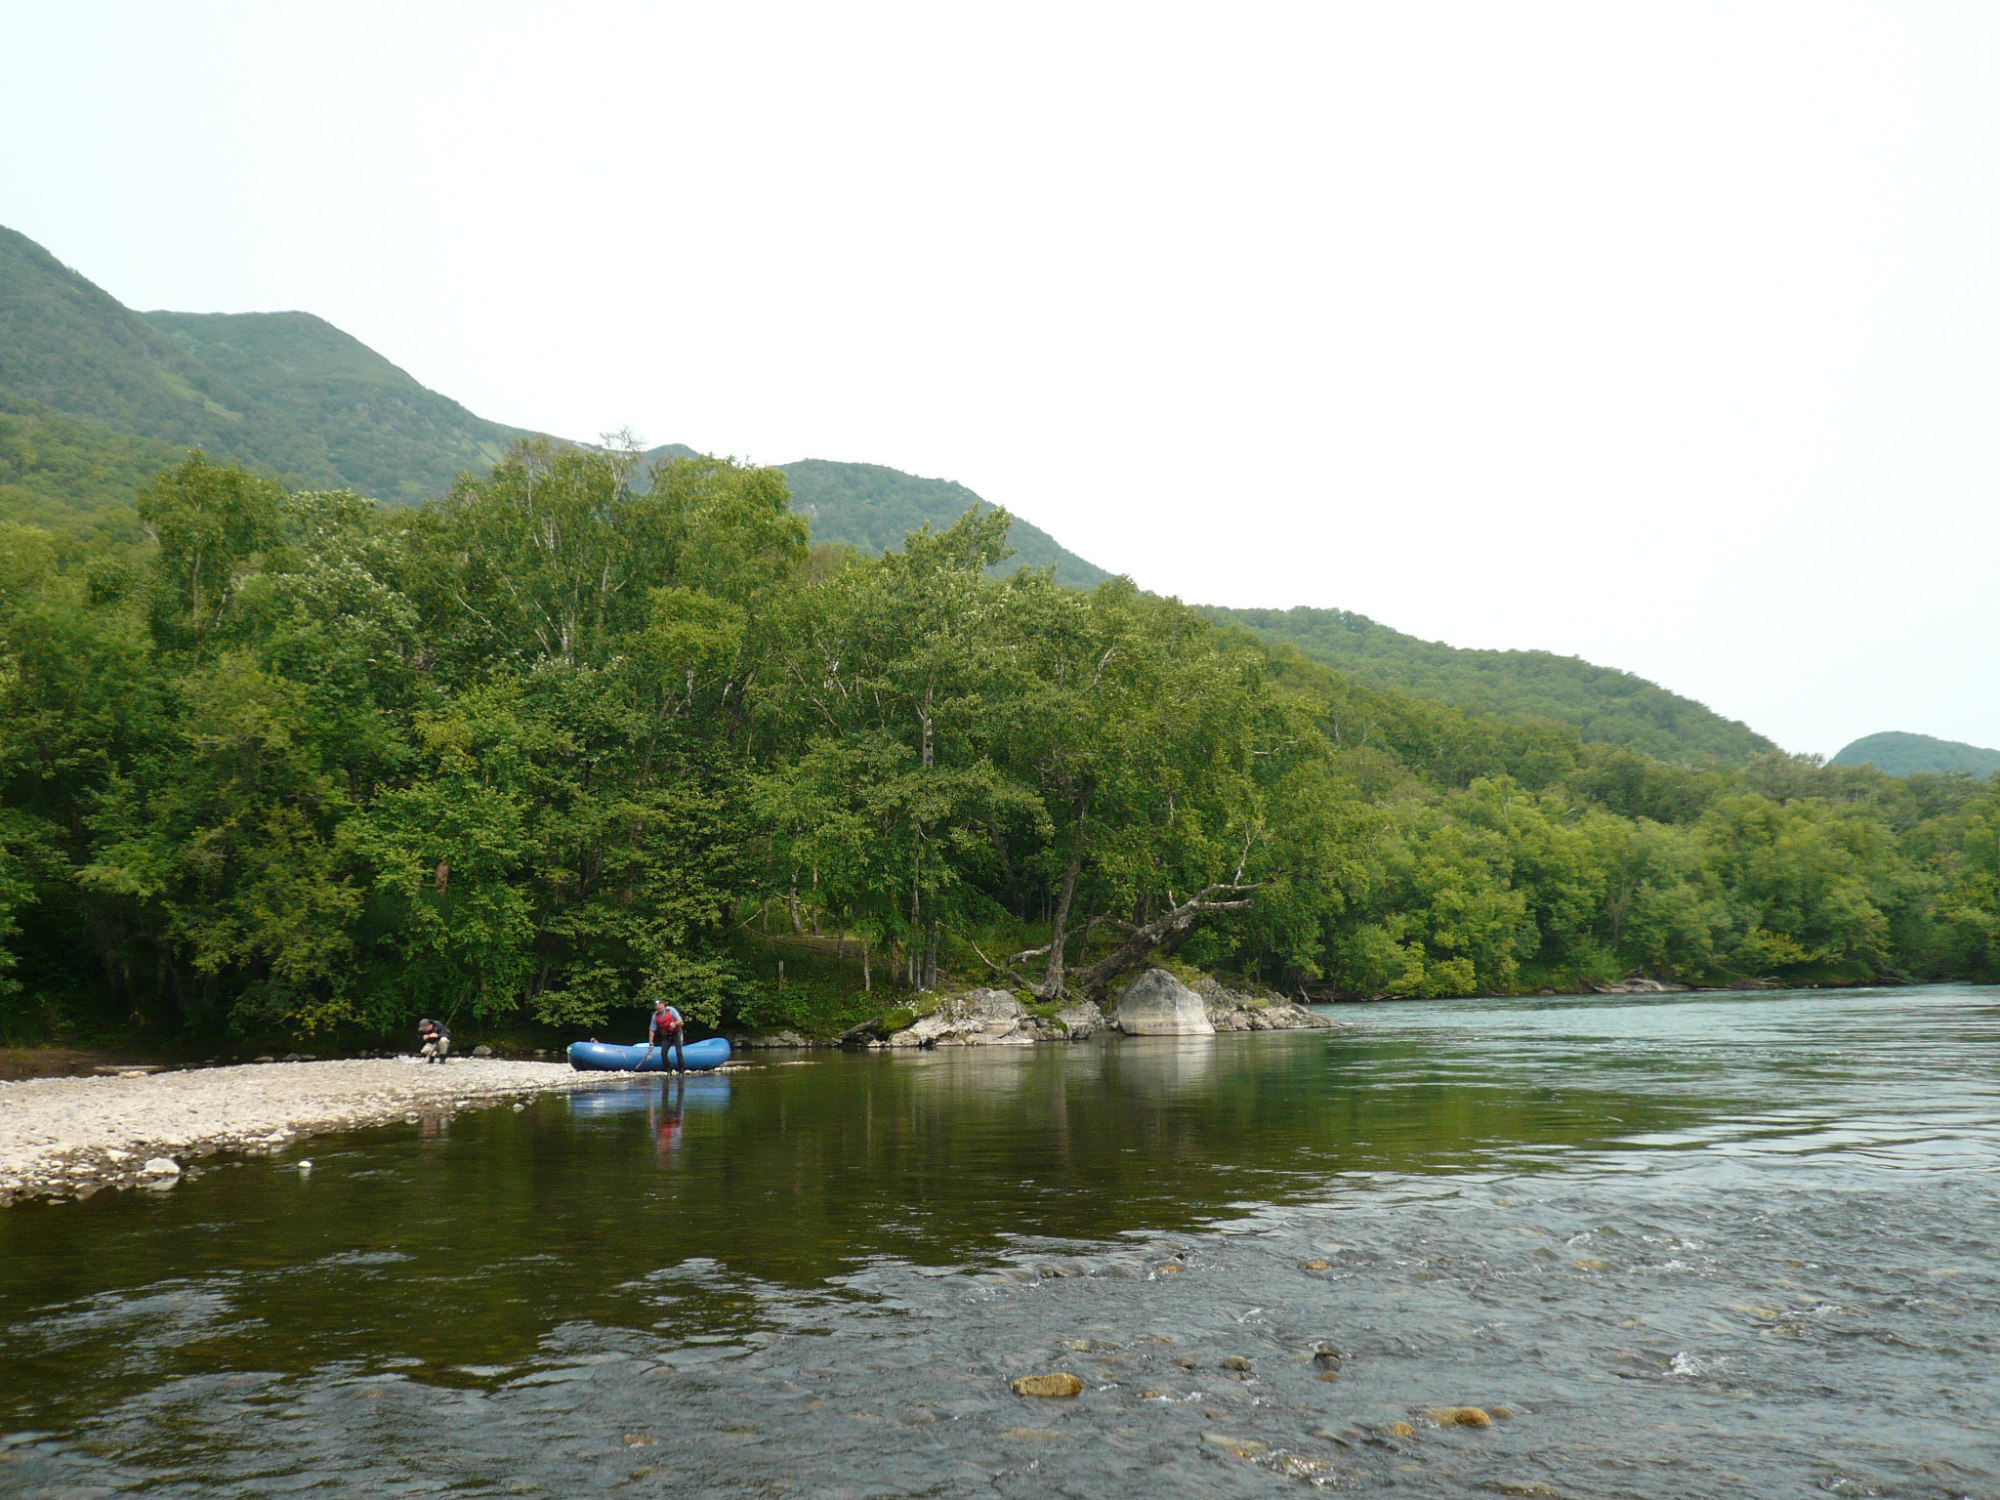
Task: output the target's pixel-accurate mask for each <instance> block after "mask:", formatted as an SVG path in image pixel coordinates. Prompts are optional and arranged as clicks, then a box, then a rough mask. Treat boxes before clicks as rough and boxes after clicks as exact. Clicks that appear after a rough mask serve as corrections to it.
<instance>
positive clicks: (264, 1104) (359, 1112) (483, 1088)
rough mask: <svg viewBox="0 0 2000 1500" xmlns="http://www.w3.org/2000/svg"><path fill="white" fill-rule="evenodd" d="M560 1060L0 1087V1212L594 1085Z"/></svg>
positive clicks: (239, 1071) (284, 1067)
mask: <svg viewBox="0 0 2000 1500" xmlns="http://www.w3.org/2000/svg"><path fill="white" fill-rule="evenodd" d="M604 1081H605V1079H604V1076H603V1075H601V1074H589V1073H578V1072H575V1071H574V1070H572V1069H571V1068H570V1067H568V1066H567V1065H566V1064H563V1063H552V1062H503V1061H500V1060H498V1059H489V1058H464V1059H454V1060H453V1061H452V1062H450V1063H447V1064H445V1065H444V1066H442V1067H432V1066H428V1065H425V1064H422V1063H420V1062H418V1061H417V1059H415V1058H413V1057H395V1058H370V1059H354V1060H350V1061H340V1062H295V1063H265V1064H253V1065H246V1066H242V1067H228V1068H194V1069H189V1070H187V1071H184V1072H172V1073H143V1072H137V1071H134V1072H129V1073H125V1074H121V1075H119V1076H115V1077H109V1078H31V1079H24V1080H21V1081H18V1082H11V1083H0V1206H5V1205H6V1204H9V1203H14V1202H18V1201H20V1200H22V1199H26V1198H38V1197H55V1198H70V1197H88V1196H89V1195H90V1194H92V1193H94V1192H97V1191H99V1190H101V1189H103V1188H106V1187H169V1186H172V1185H173V1184H174V1183H175V1182H177V1181H179V1180H180V1178H181V1177H182V1176H183V1175H184V1174H186V1173H187V1172H189V1171H190V1170H199V1169H198V1168H195V1167H192V1165H191V1164H192V1163H193V1162H194V1161H195V1160H196V1159H198V1158H200V1157H203V1156H208V1155H212V1154H214V1153H216V1152H220V1151H235V1152H243V1153H253V1154H256V1153H261V1154H269V1153H271V1152H275V1151H280V1150H283V1149H284V1148H285V1147H286V1146H288V1145H290V1144H291V1143H292V1142H294V1141H295V1140H297V1139H299V1138H300V1137H302V1136H307V1135H311V1134H314V1133H316V1132H319V1131H326V1130H348V1129H353V1128H355V1127H357V1126H363V1125H386V1124H390V1123H392V1122H394V1121H397V1120H405V1119H416V1118H422V1117H423V1116H425V1115H431V1116H436V1115H438V1114H440V1113H444V1114H449V1113H452V1112H454V1111H456V1110H458V1109H461V1108H465V1107H467V1106H470V1105H488V1104H494V1103H505V1102H508V1101H521V1100H525V1099H527V1098H529V1097H531V1096H532V1095H535V1094H540V1093H547V1092H550V1091H552V1090H563V1089H573V1088H577V1087H579V1086H582V1085H586V1084H599V1085H601V1084H603V1083H604Z"/></svg>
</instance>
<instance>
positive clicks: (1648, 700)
mask: <svg viewBox="0 0 2000 1500" xmlns="http://www.w3.org/2000/svg"><path fill="white" fill-rule="evenodd" d="M1206 613H1207V614H1208V615H1209V616H1210V618H1212V619H1216V620H1226V621H1229V622H1231V623H1233V624H1237V625H1242V626H1244V627H1246V628H1247V629H1249V630H1252V631H1254V632H1255V633H1256V634H1258V635H1259V636H1261V637H1263V638H1264V639H1265V640H1269V641H1277V642H1282V643H1284V644H1286V645H1290V646H1293V647H1295V648H1296V649H1297V650H1298V651H1299V652H1300V654H1301V655H1304V656H1306V657H1308V658H1310V659H1311V660H1313V661H1317V662H1320V663H1322V664H1323V665H1325V666H1329V667H1334V668H1336V669H1338V670H1339V671H1342V672H1345V673H1347V674H1348V675H1350V676H1352V677H1353V678H1354V679H1355V680H1356V681H1358V682H1362V683H1366V684H1367V685H1369V686H1371V687H1385V688H1395V689H1397V690H1399V691H1401V692H1406V693H1412V694H1415V695H1416V696H1418V697H1423V698H1435V699H1438V700H1440V701H1442V702H1445V703H1449V704H1451V705H1452V706H1453V707H1454V708H1462V709H1466V710H1469V711H1471V712H1476V713H1484V714H1493V715H1496V716H1498V717H1500V718H1506V719H1515V720H1525V719H1549V720H1552V721H1554V722H1556V723H1558V724H1567V725H1570V726H1571V727H1572V728H1574V729H1575V730H1576V731H1577V732H1578V733H1579V734H1581V735H1582V737H1583V738H1584V739H1586V740H1595V741H1600V742H1602V743H1606V744H1613V745H1625V746H1628V747H1630V748H1631V749H1634V750H1640V751H1643V752H1644V753H1646V754H1648V755H1651V756H1653V757H1654V758H1655V759H1658V760H1664V761H1669V762H1675V763H1680V764H1701V763H1704V762H1712V763H1717V764H1728V765H1740V764H1742V763H1744V762H1746V761H1748V760H1751V759H1753V758H1754V757H1756V756H1759V755H1768V754H1770V753H1771V752H1772V751H1774V750H1776V749H1777V748H1778V747H1777V746H1776V745H1774V744H1773V743H1772V742H1771V741H1770V740H1767V739H1765V738H1764V736H1762V735H1761V734H1758V733H1757V732H1756V731H1755V730H1753V729H1751V728H1750V727H1749V726H1748V725H1745V724H1740V723H1738V722H1736V721H1735V720H1734V719H1725V718H1724V717H1722V715H1720V714H1718V713H1716V712H1715V711H1714V710H1712V709H1710V708H1707V707H1705V706H1703V705H1702V704H1700V703H1697V702H1695V701H1694V700H1693V699H1691V698H1684V697H1682V696H1681V695H1680V694H1678V693H1673V692H1669V691H1668V690H1667V689H1666V688H1663V687H1661V686H1659V685H1658V684H1657V683H1653V682H1648V681H1647V680H1646V679H1645V678H1643V677H1638V676H1635V675H1633V674H1632V673H1630V672H1621V671H1619V670H1618V669H1616V668H1614V667H1600V666H1596V665H1593V664H1592V663H1590V662H1587V661H1584V660H1582V659H1581V658H1579V657H1574V656H1557V655H1555V654H1554V653H1553V652H1549V651H1481V650H1472V649H1467V648H1464V647H1459V646H1447V645H1445V644H1444V643H1443V642H1441V641H1425V640H1420V639H1418V638H1417V637H1416V636H1412V635H1405V634H1404V633H1403V632H1402V631H1400V630H1394V629H1392V628H1390V627H1389V626H1387V625H1383V624H1380V623H1378V622H1377V621H1374V620H1371V619H1369V618H1368V617H1367V616H1365V615H1357V614H1352V613H1350V612H1348V611H1346V610H1338V609H1304V608H1301V609H1289V610H1279V609H1221V608H1211V609H1209V610H1207V611H1206Z"/></svg>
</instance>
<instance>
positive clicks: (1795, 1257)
mask: <svg viewBox="0 0 2000 1500" xmlns="http://www.w3.org/2000/svg"><path fill="white" fill-rule="evenodd" d="M1342 1015H1343V1018H1345V1019H1352V1020H1356V1021H1358V1022H1360V1023H1361V1029H1360V1030H1359V1031H1355V1032H1341V1033H1333V1034H1326V1033H1279V1034H1266V1033H1258V1034H1249V1035H1233V1036H1219V1037H1214V1038H1199V1039H1195V1038H1189V1039H1170V1038H1128V1039H1123V1040H1118V1039H1099V1040H1094V1041H1091V1042H1087V1043H1081V1044H1076V1045H1072V1046H1053V1045H1051V1046H1037V1047H1024V1048H1008V1049H1002V1048H986V1049H966V1050H961V1051H953V1052H945V1051H939V1052H934V1053H923V1054H918V1055H909V1056H896V1055H882V1054H868V1055H836V1056H829V1055H814V1056H812V1057H810V1058H806V1059H800V1060H783V1061H779V1060H772V1061H769V1062H766V1063H764V1065H762V1066H759V1067H757V1068H755V1069H752V1070H750V1071H746V1072H741V1073H735V1074H731V1075H724V1076H708V1077H700V1078H690V1079H688V1080H686V1081H684V1082H679V1083H677V1082H675V1081H672V1080H659V1079H645V1080H629V1079H621V1080H616V1081H613V1082H611V1083H609V1084H607V1085H606V1086H605V1087H603V1088H601V1089H592V1090H590V1091H587V1092H583V1093H578V1094H575V1095H571V1096H568V1097H550V1098H545V1099H543V1100H541V1101H540V1102H538V1103H536V1104H532V1105H529V1106H528V1107H527V1108H526V1109H524V1110H521V1111H518V1112H517V1111H514V1110H512V1109H509V1108H506V1107H501V1108H497V1109H491V1110H485V1111H478V1112H473V1113H466V1114H459V1115H457V1116H456V1117H446V1116H434V1117H426V1118H425V1119H424V1120H422V1121H421V1122H420V1123H419V1124H417V1125H396V1126H389V1127H383V1128H377V1129H373V1130H367V1131H358V1132H353V1133H350V1134H347V1135H341V1136H328V1137H321V1138H318V1139H315V1140H310V1141H306V1142H303V1143H301V1144H300V1145H298V1146H297V1147H295V1148H292V1149H291V1150H290V1151H288V1152H287V1153H285V1154H284V1155H282V1156H280V1157H277V1158H275V1159H273V1158H258V1159H254V1160H250V1161H246V1162H244V1163H243V1164H241V1165H239V1166H235V1167H219V1168H216V1169H213V1170H210V1171H207V1172H206V1173H204V1174H203V1175H202V1176H201V1177H200V1178H199V1179H198V1180H193V1181H188V1182H184V1183H182V1184H181V1185H179V1186H178V1187H175V1188H173V1189H171V1190H169V1191H165V1192H161V1193H142V1192H136V1191H135V1192H122V1193H115V1194H114V1193H102V1194H99V1195H98V1196H96V1197H94V1198H92V1199H90V1200H89V1201H87V1202H82V1203H31V1204H25V1205H19V1206H16V1207H14V1208H11V1209H8V1210H5V1211H4V1212H0V1494H8V1495H17V1494H18V1495H47V1496H51V1497H53V1496H70V1497H75V1496H83V1495H108V1494H119V1493H126V1492H138V1491H144V1492H145V1493H147V1494H149V1495H172V1496H182V1495H185V1496H195V1495H200V1496H267V1495H275V1494H286V1493H292V1492H313V1491H319V1492H325V1493H333V1494H347V1493H364V1492H365V1493H369V1494H372V1495H378V1496H402V1495H416V1494H453V1495H474V1494H481V1495H483V1494H495V1495H549V1496H567V1495H573V1494H584V1493H592V1494H596V1493H607V1494H634V1495H640V1494H644V1495H655V1494H664V1493H669V1492H672V1493H677V1494H713V1495H766V1494H786V1495H802V1496H803V1495H828V1496H832V1495H840V1496H849V1495H852V1496H863V1495H870V1496H872V1495H957V1494H967V1493H981V1494H986V1493H997V1494H1001V1495H1020V1496H1029V1495H1036V1496H1040V1495H1048V1494H1057V1495H1078V1496H1082V1495H1086V1494H1087V1495H1091V1496H1106V1495H1112V1496H1122V1495H1141V1494H1144V1495H1148V1496H1157V1495H1159V1494H1162V1493H1191V1492H1194V1491H1195V1490H1196V1489H1197V1488H1199V1489H1200V1490H1201V1491H1202V1492H1203V1493H1209V1492H1215V1493H1242V1494H1260V1493H1271V1494H1276V1493H1282V1492H1285V1491H1287V1490H1290V1489H1295V1488H1297V1487H1299V1486H1301V1485H1304V1486H1309V1487H1318V1488H1326V1489H1335V1490H1345V1491H1354V1492H1363V1493H1372V1492H1375V1491H1382V1490H1391V1489H1393V1490H1394V1491H1395V1492H1397V1493H1399V1494H1406V1495H1417V1496H1463V1495H1467V1494H1478V1493H1489V1494H1493V1493H1498V1494H1518V1495H1545V1496H1572V1497H1577V1500H1582V1497H1587V1496H1646V1497H1653V1496H1659V1497H1667V1496H1676V1497H1680V1496H1716V1497H1725V1496H1726V1497H1741V1496H1766V1497H1785V1496H1821V1495H1827V1494H1836V1495H1841V1494H1845V1495H1881V1496H1912V1497H1917V1496H1921V1497H1944V1496H1963V1495H1971V1496H1982V1497H1991V1496H1996V1495H2000V1423H1996V1413H2000V1375H1996V1368H2000V1255H1996V1252H1995V1249H1994V1246H1995V1244H1996V1242H2000V1193H1996V1191H1995V1189H1996V1185H2000V1176H1996V1168H2000V990H1993V989H1968V988H1952V987H1936V988H1926V989H1917V990H1899V991H1847V992H1813V993H1760V994H1722V995H1714V994H1710V995H1675V996H1665V997H1657V998H1654V997H1646V998H1629V997H1627V998H1618V999H1611V998H1603V999H1588V998H1586V999H1574V998H1563V999H1547V1000H1522V1001H1504V1002H1496V1001H1460V1002H1440V1003H1427V1004H1397V1005H1378V1006H1373V1007H1367V1008H1360V1009H1355V1010H1349V1011H1343V1012H1342ZM767 1056H768V1055H767ZM304 1157H310V1158H311V1160H312V1162H313V1166H312V1168H311V1170H310V1171H301V1170H300V1169H299V1167H298V1165H297V1163H298V1161H299V1159H300V1158H304ZM1225 1361H1227V1362H1228V1363H1227V1364H1225ZM1246 1365H1247V1368H1246V1367H1245V1366H1246ZM1062 1371H1067V1372H1071V1373H1074V1374H1075V1375H1076V1376H1077V1377H1079V1379H1080V1380H1081V1381H1082V1383H1083V1387H1084V1389H1083V1392H1082V1394H1081V1395H1079V1396H1077V1397H1075V1398H1073V1399H1068V1400H1048V1399H1035V1398H1029V1397H1022V1396H1017V1395H1015V1394H1013V1392H1012V1391H1011V1390H1010V1387H1009V1382H1010V1381H1012V1380H1013V1379H1014V1378H1015V1377H1017V1376H1022V1375H1031V1374H1039V1373H1051V1372H1062ZM1463 1407H1476V1408H1479V1409H1480V1410H1481V1411H1483V1412H1486V1413H1488V1414H1490V1415H1491V1416H1492V1418H1493V1424H1492V1425H1491V1426H1461V1425H1456V1424H1451V1423H1449V1422H1448V1421H1446V1422H1445V1423H1444V1424H1443V1425H1441V1423H1440V1418H1441V1417H1443V1416H1444V1414H1445V1412H1446V1409H1449V1408H1463ZM1502 1413H1506V1415H1502Z"/></svg>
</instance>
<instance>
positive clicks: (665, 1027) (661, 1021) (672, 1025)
mask: <svg viewBox="0 0 2000 1500" xmlns="http://www.w3.org/2000/svg"><path fill="white" fill-rule="evenodd" d="M653 1029H654V1030H655V1031H667V1032H672V1031H679V1030H680V1029H681V1018H680V1017H679V1016H677V1015H675V1014H674V1013H673V1012H672V1011H670V1010H668V1009H667V1008H666V1006H664V1005H663V1006H661V1007H660V1008H659V1009H658V1010H656V1011H654V1012H653Z"/></svg>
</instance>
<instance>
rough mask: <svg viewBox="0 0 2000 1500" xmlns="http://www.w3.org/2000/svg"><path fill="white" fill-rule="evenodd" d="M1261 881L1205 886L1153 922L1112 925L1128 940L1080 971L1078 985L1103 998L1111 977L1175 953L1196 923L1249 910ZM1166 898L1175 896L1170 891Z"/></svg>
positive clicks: (1096, 998)
mask: <svg viewBox="0 0 2000 1500" xmlns="http://www.w3.org/2000/svg"><path fill="white" fill-rule="evenodd" d="M1262 884H1263V882H1262V881H1258V882H1256V883H1254V884H1249V885H1245V884H1242V883H1240V882H1237V883H1222V884H1216V885H1209V886H1203V887H1202V888H1201V889H1200V890H1199V891H1196V892H1195V893H1194V895H1193V896H1191V897H1189V898H1188V899H1187V900H1186V901H1181V902H1178V903H1176V904H1175V905H1174V906H1173V907H1172V908H1171V909H1170V910H1168V911H1166V912H1164V913H1162V914H1161V915H1160V916H1157V917H1155V918H1153V920H1152V921H1150V922H1141V923H1139V924H1137V925H1134V924H1132V923H1129V922H1120V923H1116V924H1112V925H1115V926H1117V927H1119V928H1121V929H1122V930H1123V931H1124V933H1125V941H1124V942H1122V943H1120V944H1119V945H1118V946H1117V947H1116V948H1115V949H1113V950H1112V951H1111V952H1110V953H1108V954H1106V955H1105V956H1104V957H1103V958H1100V959H1099V960H1098V961H1097V962H1096V963H1094V964H1092V965H1091V966H1090V967H1089V968H1087V969H1084V970H1083V971H1081V972H1080V973H1079V974H1078V975H1077V976H1076V988H1077V989H1078V990H1079V991H1080V992H1081V993H1082V994H1084V995H1085V996H1087V997H1088V998H1090V999H1092V1000H1102V999H1103V998H1104V991H1105V989H1106V987H1107V986H1109V985H1110V983H1111V981H1112V980H1114V979H1116V978H1118V977H1119V976H1120V975H1121V974H1126V973H1129V972H1130V971H1131V970H1133V969H1136V968H1138V967H1139V965H1140V964H1143V963H1145V962H1146V961H1147V960H1148V959H1151V958H1155V957H1165V956H1167V955H1170V954H1172V953H1173V952H1174V950H1175V949H1177V948H1179V947H1180V946H1181V944H1182V943H1185V942H1186V941H1187V940H1188V939H1189V938H1190V937H1192V936H1193V935H1194V930H1195V928H1196V926H1197V925H1199V923H1200V922H1201V919H1202V918H1203V917H1205V916H1207V915H1208V914H1209V913H1210V912H1217V911H1247V910H1248V909H1249V907H1250V893H1251V892H1252V891H1254V890H1256V889H1257V888H1258V886H1260V885H1262ZM1167 899H1168V900H1170V901H1171V900H1172V899H1173V897H1172V895H1171V893H1170V894H1169V895H1168V898H1167Z"/></svg>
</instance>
